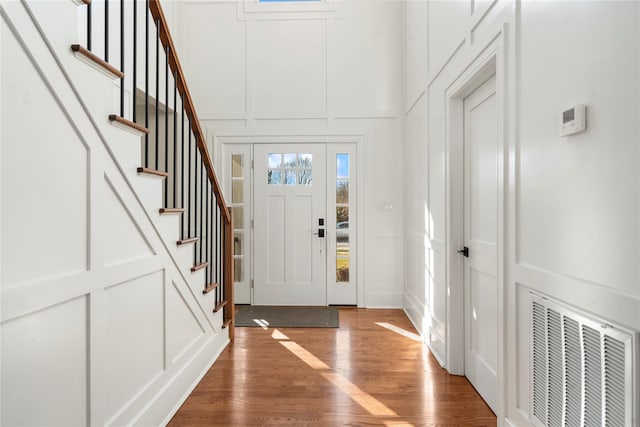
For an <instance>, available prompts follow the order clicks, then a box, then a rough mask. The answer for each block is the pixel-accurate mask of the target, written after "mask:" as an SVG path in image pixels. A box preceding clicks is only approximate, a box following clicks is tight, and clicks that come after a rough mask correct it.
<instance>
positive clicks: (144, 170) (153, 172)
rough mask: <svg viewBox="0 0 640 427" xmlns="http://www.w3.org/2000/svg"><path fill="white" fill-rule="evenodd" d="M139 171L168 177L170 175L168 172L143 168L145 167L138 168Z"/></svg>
mask: <svg viewBox="0 0 640 427" xmlns="http://www.w3.org/2000/svg"><path fill="white" fill-rule="evenodd" d="M138 173H141V174H145V175H154V176H160V177H162V178H166V177H168V176H169V174H168V173H167V172H163V171H159V170H156V169H150V168H143V167H139V168H138Z"/></svg>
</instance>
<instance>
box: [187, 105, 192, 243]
mask: <svg viewBox="0 0 640 427" xmlns="http://www.w3.org/2000/svg"><path fill="white" fill-rule="evenodd" d="M188 131H189V161H188V162H187V237H188V238H191V237H193V236H192V235H191V213H192V212H193V210H192V209H191V117H189V129H188Z"/></svg>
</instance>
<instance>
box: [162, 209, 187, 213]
mask: <svg viewBox="0 0 640 427" xmlns="http://www.w3.org/2000/svg"><path fill="white" fill-rule="evenodd" d="M159 212H160V213H161V214H179V213H183V212H184V208H160V209H159Z"/></svg>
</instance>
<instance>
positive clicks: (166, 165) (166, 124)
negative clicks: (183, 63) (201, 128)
mask: <svg viewBox="0 0 640 427" xmlns="http://www.w3.org/2000/svg"><path fill="white" fill-rule="evenodd" d="M164 53H165V61H164V171H165V172H169V46H167V47H166V48H165V50H164ZM164 205H165V206H166V207H169V178H167V179H165V180H164Z"/></svg>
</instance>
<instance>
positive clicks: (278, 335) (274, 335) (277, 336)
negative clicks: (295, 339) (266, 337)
mask: <svg viewBox="0 0 640 427" xmlns="http://www.w3.org/2000/svg"><path fill="white" fill-rule="evenodd" d="M271 338H273V339H274V340H288V339H289V337H288V336H286V335H285V334H283V333H282V332H280V331H279V330H278V329H274V330H273V333H272V334H271Z"/></svg>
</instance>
